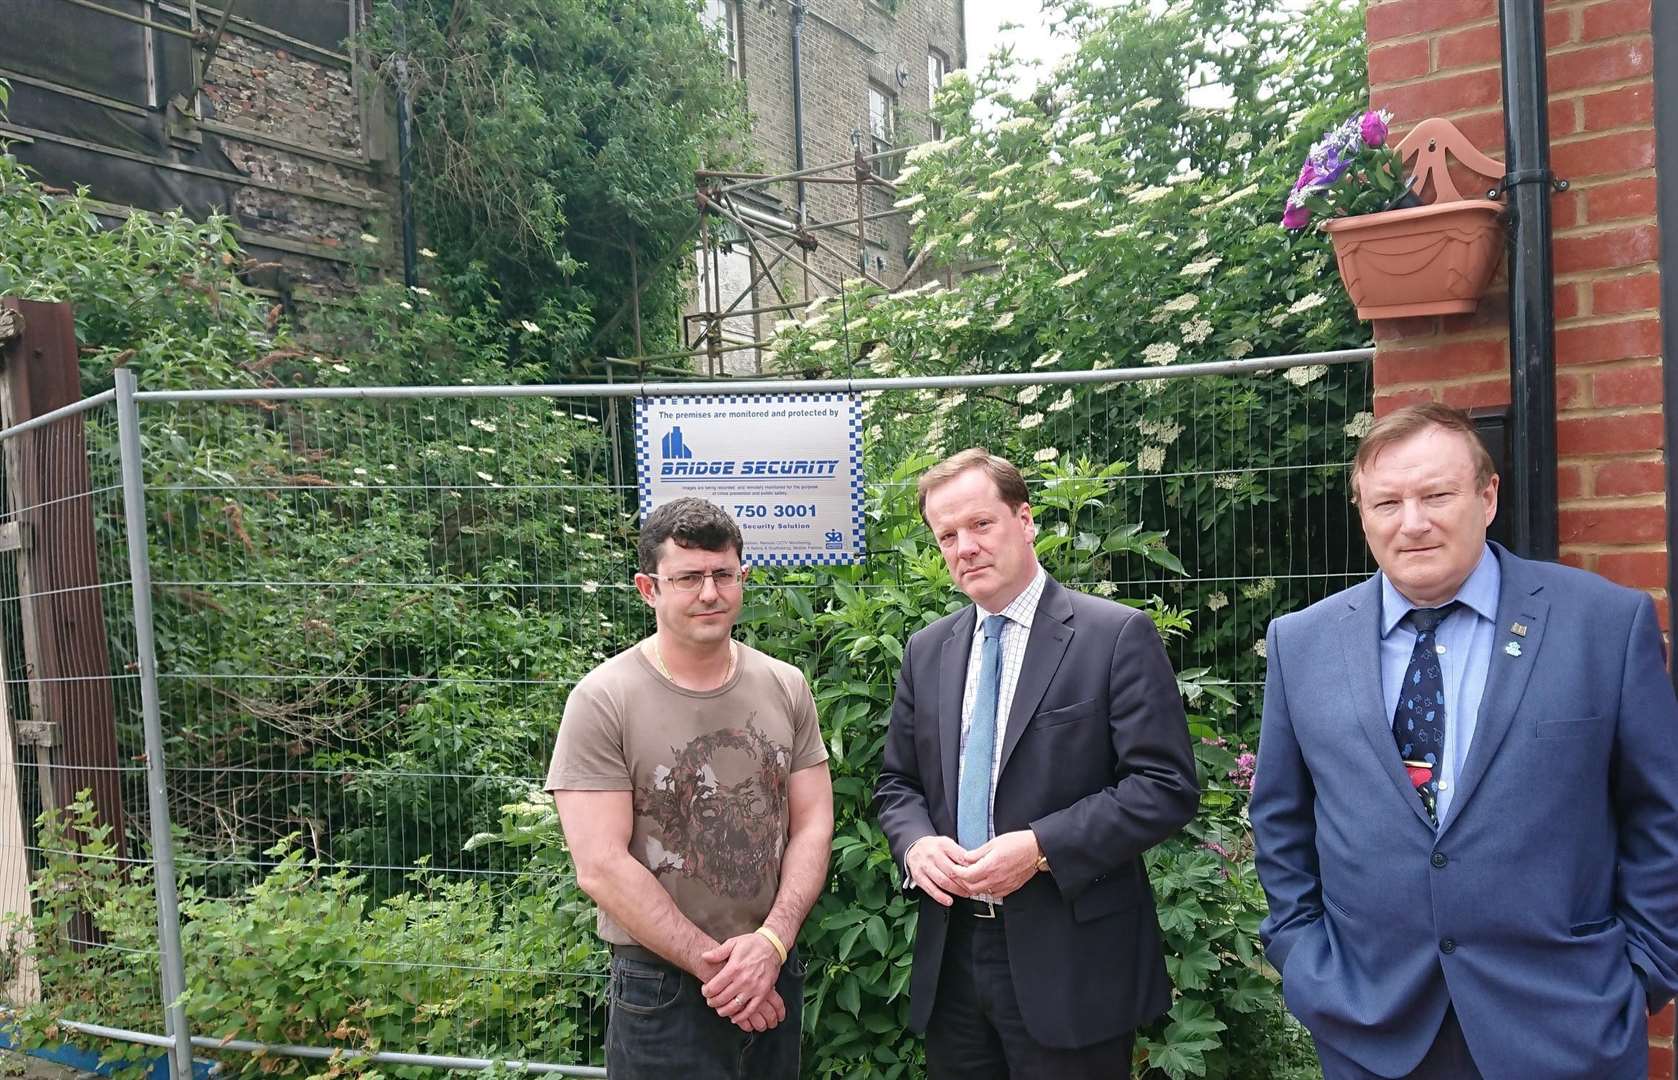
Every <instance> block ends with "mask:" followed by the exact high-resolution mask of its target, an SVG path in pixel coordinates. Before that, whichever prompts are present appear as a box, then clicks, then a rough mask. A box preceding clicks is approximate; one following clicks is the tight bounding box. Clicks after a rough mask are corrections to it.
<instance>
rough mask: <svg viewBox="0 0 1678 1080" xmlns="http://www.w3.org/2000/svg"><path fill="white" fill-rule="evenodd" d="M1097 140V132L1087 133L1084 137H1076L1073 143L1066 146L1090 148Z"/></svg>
mask: <svg viewBox="0 0 1678 1080" xmlns="http://www.w3.org/2000/svg"><path fill="white" fill-rule="evenodd" d="M1096 138H1097V133H1096V132H1093V131H1086V132H1084V133H1083V134H1082V135H1078V136H1075V137H1074V138H1073V140H1072V141H1071V142H1069V143H1067V144H1066V145H1068V146H1088V145H1089V144H1090V143H1092V142H1094V141H1095V140H1096Z"/></svg>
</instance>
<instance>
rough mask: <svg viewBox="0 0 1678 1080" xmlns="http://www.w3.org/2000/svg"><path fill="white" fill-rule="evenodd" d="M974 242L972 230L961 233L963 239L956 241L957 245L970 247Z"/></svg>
mask: <svg viewBox="0 0 1678 1080" xmlns="http://www.w3.org/2000/svg"><path fill="white" fill-rule="evenodd" d="M972 243H973V234H972V233H970V232H965V233H962V234H961V239H960V240H957V241H956V246H957V247H968V246H970V245H971V244H972Z"/></svg>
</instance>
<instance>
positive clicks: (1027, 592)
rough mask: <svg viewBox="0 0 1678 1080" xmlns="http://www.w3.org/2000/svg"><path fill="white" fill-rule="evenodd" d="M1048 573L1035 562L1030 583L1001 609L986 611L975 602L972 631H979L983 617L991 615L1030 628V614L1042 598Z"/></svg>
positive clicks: (1032, 613) (1035, 610)
mask: <svg viewBox="0 0 1678 1080" xmlns="http://www.w3.org/2000/svg"><path fill="white" fill-rule="evenodd" d="M1048 577H1049V575H1048V574H1047V573H1045V572H1044V570H1043V564H1042V563H1038V564H1037V573H1035V574H1033V575H1032V577H1031V584H1029V585H1027V586H1026V587H1025V588H1023V589H1021V590H1020V595H1018V596H1016V597H1014V599H1013V600H1011V601H1009V603H1008V606H1007V607H1005V608H1003V609H1002V610H1001V611H986V610H985V608H984V606H983V605H981V604H977V603H975V604H974V605H973V606H974V607H976V608H978V609H979V618H978V620H977V622H976V623H975V625H974V632H975V633H977V632H979V631H980V630H981V629H982V628H983V627H984V625H985V619H986V618H987V617H988V616H991V615H1003V616H1006V617H1007V619H1008V621H1009V622H1016V623H1019V624H1020V625H1021V626H1023V627H1025V628H1026V629H1027V630H1030V629H1031V619H1032V616H1034V615H1036V614H1037V601H1039V600H1041V599H1042V598H1043V584H1044V582H1046V581H1047V580H1048Z"/></svg>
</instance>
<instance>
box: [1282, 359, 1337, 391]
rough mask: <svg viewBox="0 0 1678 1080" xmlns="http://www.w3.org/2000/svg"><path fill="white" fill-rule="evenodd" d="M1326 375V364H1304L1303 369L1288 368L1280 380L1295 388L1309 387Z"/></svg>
mask: <svg viewBox="0 0 1678 1080" xmlns="http://www.w3.org/2000/svg"><path fill="white" fill-rule="evenodd" d="M1327 374H1328V365H1327V364H1306V365H1305V366H1304V367H1296V368H1289V369H1288V370H1286V371H1284V372H1282V378H1284V379H1286V380H1288V381H1289V382H1291V383H1293V384H1294V385H1295V386H1309V385H1310V384H1311V383H1314V382H1316V381H1317V380H1318V379H1320V378H1322V377H1323V376H1324V375H1327Z"/></svg>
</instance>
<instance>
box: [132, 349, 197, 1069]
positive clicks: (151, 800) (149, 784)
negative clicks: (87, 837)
mask: <svg viewBox="0 0 1678 1080" xmlns="http://www.w3.org/2000/svg"><path fill="white" fill-rule="evenodd" d="M116 376H117V435H118V441H119V444H120V447H121V455H122V505H123V510H124V513H125V516H126V519H127V525H128V529H127V532H128V578H129V581H130V583H131V586H132V588H133V591H134V652H135V658H136V660H137V661H138V662H139V665H140V710H141V713H142V717H143V719H144V721H145V729H146V804H147V809H148V811H149V813H150V817H151V846H152V876H153V879H154V882H155V884H156V887H157V940H158V950H159V954H160V955H159V960H160V964H159V967H160V968H161V971H162V977H163V978H162V981H163V1008H164V1011H165V1015H166V1017H167V1024H168V1029H167V1030H168V1033H169V1035H170V1037H171V1038H173V1039H174V1040H175V1045H174V1047H173V1049H172V1050H171V1052H170V1062H169V1063H170V1069H169V1072H170V1075H171V1076H172V1077H173V1078H174V1080H191V1077H192V1033H191V1032H190V1031H189V1030H187V1025H186V1006H185V1005H184V1004H183V1003H182V1001H181V995H182V994H183V993H185V991H186V973H185V967H184V965H183V964H182V961H181V915H180V904H179V895H178V893H177V891H176V886H175V849H174V843H173V839H172V837H171V835H170V828H169V794H168V780H167V774H166V773H165V771H164V762H163V719H162V715H161V712H160V710H159V706H158V699H157V645H156V641H155V640H154V639H153V636H152V610H151V555H150V553H149V551H148V549H147V543H148V536H147V533H146V485H145V476H144V474H143V472H142V469H141V465H142V461H141V449H140V410H139V406H138V403H137V402H135V400H134V373H133V372H132V371H129V370H128V369H127V368H123V367H119V368H117V372H116Z"/></svg>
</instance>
